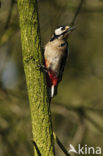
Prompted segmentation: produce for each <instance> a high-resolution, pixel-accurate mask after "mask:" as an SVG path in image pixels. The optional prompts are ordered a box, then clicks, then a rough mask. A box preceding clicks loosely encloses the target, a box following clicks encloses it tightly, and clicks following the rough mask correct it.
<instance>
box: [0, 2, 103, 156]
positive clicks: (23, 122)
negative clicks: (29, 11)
mask: <svg viewBox="0 0 103 156" xmlns="http://www.w3.org/2000/svg"><path fill="white" fill-rule="evenodd" d="M38 2H39V19H40V31H41V44H42V47H44V45H45V44H46V42H47V41H48V40H49V39H50V37H51V35H52V33H53V32H54V29H55V28H56V27H57V26H60V25H65V24H68V25H70V24H71V22H72V20H73V18H74V16H75V14H76V11H77V9H78V6H79V4H80V2H81V1H79V0H39V1H38ZM75 25H77V30H76V31H74V32H73V33H72V34H71V35H70V36H69V39H68V42H69V52H70V53H69V59H68V61H67V63H66V67H65V71H64V76H63V80H62V82H61V83H60V85H59V88H58V95H57V96H56V97H55V98H54V99H53V100H52V104H51V109H52V118H53V129H54V131H55V132H56V134H57V136H58V137H59V138H60V140H61V142H62V143H63V144H64V146H65V147H66V148H67V149H69V144H72V145H74V147H77V145H78V144H81V146H84V145H88V146H92V147H97V146H99V147H101V148H102V149H103V0H83V4H82V6H81V8H80V12H79V14H78V16H77V18H76V20H75ZM7 155H8V156H24V155H25V156H30V155H33V144H32V132H31V119H30V109H29V103H28V98H27V90H26V82H25V75H24V70H23V64H22V54H21V41H20V30H19V22H18V11H17V2H16V0H2V3H1V8H0V156H7ZM56 155H58V156H63V155H64V154H63V153H62V151H61V150H60V149H59V147H58V146H57V145H56ZM84 155H85V154H84ZM91 155H92V154H91ZM94 155H96V154H94ZM101 155H103V150H102V154H101ZM72 156H73V154H72Z"/></svg>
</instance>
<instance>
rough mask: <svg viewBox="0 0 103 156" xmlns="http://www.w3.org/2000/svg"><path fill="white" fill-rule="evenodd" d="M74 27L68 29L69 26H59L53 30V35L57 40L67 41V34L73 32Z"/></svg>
mask: <svg viewBox="0 0 103 156" xmlns="http://www.w3.org/2000/svg"><path fill="white" fill-rule="evenodd" d="M75 28H76V27H75V26H73V27H70V26H60V27H58V28H57V29H55V32H54V35H55V37H57V38H58V39H67V38H68V36H69V34H70V33H71V32H72V31H73V30H75Z"/></svg>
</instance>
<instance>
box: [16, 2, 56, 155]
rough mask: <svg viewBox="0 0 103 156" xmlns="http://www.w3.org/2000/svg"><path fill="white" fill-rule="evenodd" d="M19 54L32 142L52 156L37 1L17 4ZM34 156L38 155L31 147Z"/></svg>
mask: <svg viewBox="0 0 103 156" xmlns="http://www.w3.org/2000/svg"><path fill="white" fill-rule="evenodd" d="M18 11H19V16H20V29H21V41H22V51H23V52H22V54H23V62H24V70H25V75H26V82H27V89H28V96H29V102H30V109H31V119H32V133H33V140H34V141H35V143H36V146H37V148H38V149H39V152H40V153H41V155H42V156H54V146H53V134H52V124H51V113H50V106H49V100H48V95H47V87H46V81H45V76H44V73H42V72H40V69H39V67H38V65H39V64H42V63H43V57H42V54H41V48H40V34H39V22H38V7H37V0H18ZM34 153H35V156H36V155H39V154H38V152H37V150H36V148H35V147H34Z"/></svg>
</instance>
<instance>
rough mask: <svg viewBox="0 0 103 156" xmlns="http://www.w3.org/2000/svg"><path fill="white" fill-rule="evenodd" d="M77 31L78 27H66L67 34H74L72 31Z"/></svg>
mask: <svg viewBox="0 0 103 156" xmlns="http://www.w3.org/2000/svg"><path fill="white" fill-rule="evenodd" d="M75 29H76V26H73V27H69V26H66V27H65V30H66V31H67V32H72V31H73V30H75Z"/></svg>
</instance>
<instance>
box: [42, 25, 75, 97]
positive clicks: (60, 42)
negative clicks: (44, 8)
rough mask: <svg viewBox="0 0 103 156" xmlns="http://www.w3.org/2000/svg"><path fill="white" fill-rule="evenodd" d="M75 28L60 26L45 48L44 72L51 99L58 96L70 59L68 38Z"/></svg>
mask: <svg viewBox="0 0 103 156" xmlns="http://www.w3.org/2000/svg"><path fill="white" fill-rule="evenodd" d="M75 28H76V27H75V26H73V27H71V26H68V25H65V26H59V27H58V28H56V29H55V31H54V33H53V35H52V37H51V39H50V40H49V42H48V43H47V44H46V45H45V48H44V64H45V65H44V70H45V71H46V73H47V74H46V78H47V86H48V88H49V90H50V91H49V95H50V98H53V97H54V96H55V95H57V87H58V84H59V82H60V81H61V80H62V76H63V71H64V67H65V64H66V60H67V58H68V54H69V51H68V42H67V39H68V36H69V34H70V33H71V32H72V31H73V30H75Z"/></svg>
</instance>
